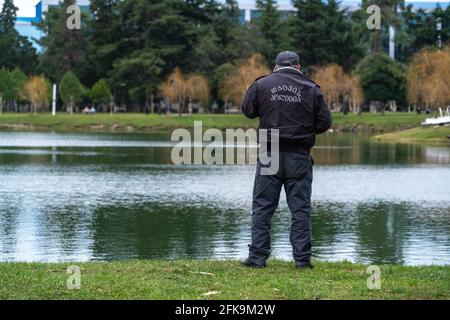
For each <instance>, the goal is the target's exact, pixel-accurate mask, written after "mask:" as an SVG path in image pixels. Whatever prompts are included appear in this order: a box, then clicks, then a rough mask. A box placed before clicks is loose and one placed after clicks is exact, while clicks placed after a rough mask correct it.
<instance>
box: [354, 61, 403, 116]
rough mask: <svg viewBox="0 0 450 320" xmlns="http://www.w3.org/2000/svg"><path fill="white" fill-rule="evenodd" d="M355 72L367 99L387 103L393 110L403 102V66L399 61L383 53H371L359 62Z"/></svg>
mask: <svg viewBox="0 0 450 320" xmlns="http://www.w3.org/2000/svg"><path fill="white" fill-rule="evenodd" d="M357 74H358V75H359V77H360V79H361V86H362V88H363V91H364V96H365V97H366V99H367V100H369V101H381V102H383V103H388V104H389V105H390V106H391V108H392V109H394V110H395V108H396V104H397V103H400V104H403V103H404V101H405V67H404V66H403V64H401V63H400V62H398V61H395V60H392V59H391V58H390V57H389V56H388V55H386V54H385V53H376V54H372V55H369V56H366V57H365V58H364V59H363V60H362V61H361V62H360V64H359V65H358V67H357ZM382 111H384V109H383V110H382Z"/></svg>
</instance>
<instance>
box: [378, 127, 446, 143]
mask: <svg viewBox="0 0 450 320" xmlns="http://www.w3.org/2000/svg"><path fill="white" fill-rule="evenodd" d="M449 136H450V126H445V127H437V128H433V127H427V128H423V127H420V128H414V129H409V130H404V131H400V132H392V133H385V134H382V135H377V136H375V137H374V139H375V140H377V141H382V142H400V143H402V142H404V143H411V142H414V143H425V142H426V143H446V142H450V139H448V137H449Z"/></svg>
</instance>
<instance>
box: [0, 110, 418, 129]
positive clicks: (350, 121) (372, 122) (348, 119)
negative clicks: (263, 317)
mask: <svg viewBox="0 0 450 320" xmlns="http://www.w3.org/2000/svg"><path fill="white" fill-rule="evenodd" d="M424 118H425V116H424V115H417V114H415V113H395V114H392V113H387V114H386V115H384V116H381V115H379V114H369V113H364V114H362V115H354V114H349V115H347V116H344V115H343V114H334V115H333V119H334V123H333V129H335V130H339V131H358V130H366V131H373V132H391V131H395V130H401V129H409V128H413V127H416V126H418V125H419V124H420V122H421V121H422V120H423V119H424ZM194 121H203V126H204V127H205V128H211V127H214V128H218V129H226V128H255V127H257V125H258V121H257V120H249V119H246V118H245V117H244V116H243V115H192V116H182V117H179V116H177V115H171V116H162V115H150V116H145V115H144V114H114V115H112V116H111V115H109V114H96V115H81V114H76V115H73V116H70V115H68V114H62V113H59V114H57V116H56V117H52V116H51V115H50V114H37V115H31V114H9V113H5V114H2V115H0V130H21V131H24V130H25V131H26V130H28V131H63V132H71V131H73V132H79V131H89V132H153V131H165V130H172V129H175V128H192V127H193V122H194Z"/></svg>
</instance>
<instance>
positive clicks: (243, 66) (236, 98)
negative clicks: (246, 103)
mask: <svg viewBox="0 0 450 320" xmlns="http://www.w3.org/2000/svg"><path fill="white" fill-rule="evenodd" d="M263 60H264V58H263V56H262V55H260V54H254V55H252V56H251V57H250V58H249V59H247V60H244V61H241V62H240V63H239V64H237V65H234V66H233V67H232V68H231V70H230V72H228V73H227V74H226V75H225V76H224V77H223V78H222V79H221V81H219V97H220V98H221V99H222V100H223V101H225V103H226V104H228V103H230V102H231V103H233V104H235V105H240V104H241V102H242V100H243V99H244V96H245V93H246V91H247V89H248V87H249V86H250V85H251V84H252V83H253V82H254V81H255V79H257V78H259V77H261V76H264V75H267V74H270V69H269V68H268V67H267V66H266V65H265V64H264V62H263Z"/></svg>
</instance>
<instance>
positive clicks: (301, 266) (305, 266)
mask: <svg viewBox="0 0 450 320" xmlns="http://www.w3.org/2000/svg"><path fill="white" fill-rule="evenodd" d="M295 268H296V269H299V270H306V269H314V266H313V265H312V264H311V263H310V262H308V263H297V264H295Z"/></svg>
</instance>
